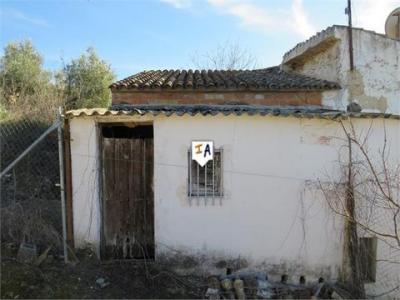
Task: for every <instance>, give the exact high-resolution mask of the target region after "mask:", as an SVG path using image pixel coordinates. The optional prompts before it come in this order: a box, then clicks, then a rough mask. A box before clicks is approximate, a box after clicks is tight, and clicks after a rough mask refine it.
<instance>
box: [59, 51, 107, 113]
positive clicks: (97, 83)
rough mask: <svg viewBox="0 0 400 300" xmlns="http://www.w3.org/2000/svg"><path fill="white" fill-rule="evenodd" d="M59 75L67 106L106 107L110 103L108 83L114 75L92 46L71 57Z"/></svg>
mask: <svg viewBox="0 0 400 300" xmlns="http://www.w3.org/2000/svg"><path fill="white" fill-rule="evenodd" d="M59 75H60V76H61V77H62V80H61V81H62V82H63V83H64V88H65V95H66V100H67V102H66V106H67V108H81V107H88V108H92V107H107V106H108V105H109V104H110V99H111V92H110V89H109V85H110V84H111V83H112V82H113V81H114V79H115V75H114V73H113V72H112V70H111V68H110V66H109V65H108V64H107V63H106V62H105V61H104V60H102V59H100V58H99V57H98V55H97V54H96V52H95V50H94V48H88V49H87V50H86V52H85V53H84V54H82V55H81V56H80V57H78V58H77V59H73V60H72V61H71V62H70V63H69V64H67V65H66V66H65V67H64V69H63V71H62V73H61V74H59Z"/></svg>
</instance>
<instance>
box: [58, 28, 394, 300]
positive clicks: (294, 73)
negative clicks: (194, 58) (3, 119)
mask: <svg viewBox="0 0 400 300" xmlns="http://www.w3.org/2000/svg"><path fill="white" fill-rule="evenodd" d="M347 33H348V30H347V28H346V27H342V26H333V27H330V28H328V29H327V30H325V31H323V32H321V33H318V34H317V35H315V36H314V37H312V38H310V39H309V40H307V41H305V42H304V43H301V44H299V45H297V46H296V47H295V48H293V49H292V50H290V51H289V52H287V53H286V54H285V55H284V57H283V61H282V64H281V65H280V66H276V67H271V68H265V69H259V70H230V71H218V70H156V71H143V72H141V73H138V74H136V75H133V76H130V77H128V78H125V79H123V80H120V81H118V82H116V83H114V84H112V85H111V87H110V88H111V91H112V105H111V106H110V107H109V108H108V109H79V110H74V111H68V112H67V113H66V127H65V132H66V134H67V136H68V137H69V142H68V143H66V162H67V169H68V170H69V171H68V172H69V174H67V213H68V214H67V220H68V239H69V241H70V243H71V244H73V245H74V246H75V247H83V246H86V245H87V244H90V245H91V246H93V247H94V248H95V249H96V251H97V253H98V255H99V256H100V257H101V258H103V259H110V258H111V259H137V258H143V257H144V258H148V259H157V257H158V256H160V255H175V254H176V253H185V254H188V255H193V256H194V257H203V258H204V257H207V258H209V261H218V260H221V259H227V260H228V259H237V258H243V259H246V260H247V261H248V263H249V265H252V266H263V267H264V268H266V269H267V270H268V272H269V273H270V274H282V273H289V274H291V275H306V276H308V278H311V279H312V278H319V277H324V278H327V279H331V280H336V279H337V278H338V277H339V276H340V274H341V272H342V266H343V261H344V260H345V257H344V256H345V254H344V251H343V248H344V246H343V241H344V239H345V237H344V235H343V228H344V227H343V226H344V221H343V218H341V217H340V216H338V215H336V214H335V213H333V212H332V210H331V209H330V208H329V205H327V202H326V200H325V198H324V195H323V193H322V192H321V190H320V189H319V188H318V183H320V182H321V181H326V180H327V179H328V178H329V179H330V180H332V178H333V180H334V179H335V178H340V177H341V176H342V169H341V167H340V165H339V164H338V155H340V152H341V149H342V148H343V144H344V142H343V139H344V133H343V130H342V127H341V124H344V126H348V125H349V124H350V123H351V125H352V127H353V128H354V130H355V131H356V132H359V133H360V134H362V133H363V132H365V130H366V128H373V130H371V132H370V135H369V138H368V144H369V147H370V149H371V151H379V149H380V147H381V146H382V143H381V142H382V141H383V140H384V137H385V136H386V137H387V140H388V141H389V143H390V147H391V152H390V153H391V155H390V157H388V160H389V161H390V164H393V165H396V164H397V165H398V164H399V157H400V156H399V153H400V134H399V133H400V121H399V120H400V118H399V113H400V110H399V107H400V106H399V105H400V99H399V98H400V97H399V95H400V85H399V79H400V73H399V72H400V68H399V53H400V42H399V41H397V40H392V39H389V38H387V37H385V36H382V35H379V34H376V33H373V32H369V31H365V30H362V29H353V40H354V62H355V70H354V71H351V72H350V71H349V66H348V57H347V54H348V52H347V51H348V47H347ZM351 102H354V103H358V105H356V108H357V109H355V110H353V109H350V111H348V109H347V107H348V105H349V104H350V103H351ZM349 107H350V108H351V106H349ZM358 108H359V109H358ZM199 140H200V141H212V142H213V147H214V149H213V153H214V157H213V160H211V161H208V162H207V164H206V165H205V166H204V167H201V166H200V165H199V164H197V162H196V161H194V160H192V159H191V154H192V153H191V143H192V141H199ZM382 226H383V225H382ZM362 237H363V233H361V232H360V238H362ZM364 237H365V238H373V236H371V235H367V234H366V235H365V236H364ZM374 245H375V246H374V251H373V252H374V253H373V255H374V257H373V259H372V261H370V262H371V264H370V265H371V270H372V271H371V272H373V279H372V280H370V281H368V282H369V283H367V282H366V287H367V291H368V292H370V293H379V292H380V290H379V288H376V287H377V286H378V285H377V283H379V282H381V281H382V280H385V278H387V276H389V275H388V272H389V271H387V270H388V268H387V265H386V263H385V262H383V261H381V259H382V258H383V257H388V255H389V256H390V255H392V256H393V255H397V256H393V257H394V259H399V258H400V256H399V255H398V254H394V253H392V252H390V250H388V248H387V247H386V244H385V242H382V241H381V240H378V241H377V243H376V244H374ZM390 253H391V254H390ZM377 261H378V262H377ZM210 266H215V265H212V264H211V265H210ZM399 266H400V265H396V266H391V267H390V272H391V273H390V274H391V276H392V277H390V278H394V279H393V280H396V279H399V278H398V276H399V274H400V270H399ZM211 268H212V267H211ZM396 276H397V277H396ZM379 286H382V285H379Z"/></svg>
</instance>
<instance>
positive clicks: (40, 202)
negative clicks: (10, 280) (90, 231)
mask: <svg viewBox="0 0 400 300" xmlns="http://www.w3.org/2000/svg"><path fill="white" fill-rule="evenodd" d="M51 126H52V124H51V123H49V122H44V121H41V120H36V119H31V118H29V117H19V118H18V119H12V120H8V121H1V122H0V141H1V144H0V151H1V168H0V169H1V172H2V176H1V182H0V184H1V187H0V192H1V240H2V244H3V245H6V246H7V245H8V247H18V246H19V245H20V244H21V243H29V244H33V245H35V246H36V249H37V251H38V253H40V252H42V251H43V250H44V249H46V248H48V247H49V246H52V252H53V255H55V256H59V255H62V222H61V220H62V219H61V203H60V187H59V183H60V167H59V151H58V136H57V127H53V129H51V130H49V128H50V127H51ZM46 131H47V133H46ZM44 133H45V135H44V136H42V135H43V134H44ZM35 142H36V143H37V144H36V145H35V146H34V147H32V148H30V146H31V145H32V143H35ZM24 152H27V153H26V155H24V156H23V157H22V158H21V159H20V160H19V161H18V162H17V163H16V164H15V165H14V166H13V167H12V168H11V169H9V170H8V171H7V170H6V169H7V167H8V166H9V165H10V164H11V163H13V162H15V160H16V159H17V158H19V156H20V155H21V154H23V153H24Z"/></svg>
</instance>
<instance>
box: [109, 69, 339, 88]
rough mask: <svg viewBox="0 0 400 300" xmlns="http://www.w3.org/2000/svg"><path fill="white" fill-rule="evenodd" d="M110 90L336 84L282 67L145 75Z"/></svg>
mask: <svg viewBox="0 0 400 300" xmlns="http://www.w3.org/2000/svg"><path fill="white" fill-rule="evenodd" d="M110 88H111V89H129V90H144V91H146V90H160V89H161V90H164V89H167V90H202V89H204V90H219V91H221V90H222V91H223V90H235V91H237V90H244V91H246V90H258V91H259V90H267V91H275V90H285V91H286V90H293V91H298V90H329V89H338V88H340V86H339V85H338V84H337V83H335V82H330V81H326V80H319V79H315V78H311V77H307V76H304V75H299V74H292V73H288V72H285V71H282V70H281V69H280V68H279V67H271V68H266V69H258V70H229V71H221V70H208V71H207V70H194V71H193V70H163V71H162V70H156V71H143V72H141V73H138V74H136V75H133V76H130V77H127V78H125V79H123V80H120V81H117V82H115V83H113V84H112V85H111V86H110Z"/></svg>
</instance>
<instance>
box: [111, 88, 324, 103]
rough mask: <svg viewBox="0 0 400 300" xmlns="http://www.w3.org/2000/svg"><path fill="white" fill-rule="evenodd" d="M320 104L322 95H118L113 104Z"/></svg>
mask: <svg viewBox="0 0 400 300" xmlns="http://www.w3.org/2000/svg"><path fill="white" fill-rule="evenodd" d="M166 103H168V104H258V105H321V93H320V92H262V93H257V92H223V93H218V92H214V93H206V92H166V91H162V92H126V91H124V92H122V91H121V92H117V91H113V93H112V104H166Z"/></svg>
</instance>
